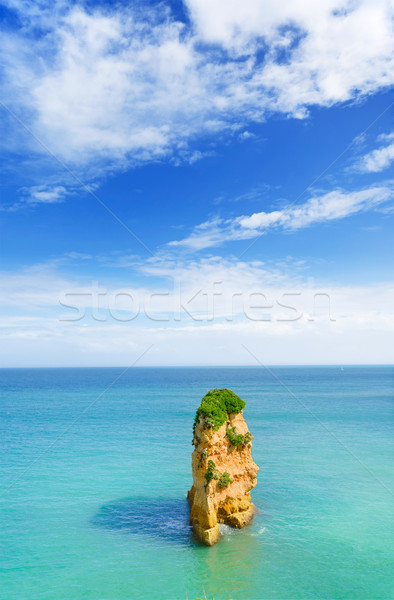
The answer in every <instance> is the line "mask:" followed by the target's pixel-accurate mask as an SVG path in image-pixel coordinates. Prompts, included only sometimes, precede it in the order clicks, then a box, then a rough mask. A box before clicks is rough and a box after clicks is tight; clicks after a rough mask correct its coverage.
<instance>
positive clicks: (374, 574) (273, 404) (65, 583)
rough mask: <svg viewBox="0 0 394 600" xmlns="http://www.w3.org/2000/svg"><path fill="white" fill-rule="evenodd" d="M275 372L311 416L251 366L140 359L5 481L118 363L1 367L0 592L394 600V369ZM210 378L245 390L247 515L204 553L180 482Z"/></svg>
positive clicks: (105, 597) (31, 598) (20, 596)
mask: <svg viewBox="0 0 394 600" xmlns="http://www.w3.org/2000/svg"><path fill="white" fill-rule="evenodd" d="M272 370H273V372H274V374H275V375H276V376H277V377H278V378H279V379H280V380H281V381H282V382H283V383H285V385H286V386H287V387H288V388H289V390H290V391H291V392H292V393H293V394H295V396H296V397H297V398H299V399H300V400H301V401H302V402H303V403H304V404H305V405H306V406H307V408H308V409H309V410H310V411H311V412H312V413H313V415H315V416H316V417H317V418H318V419H319V420H320V422H318V421H317V420H316V419H315V418H314V416H313V415H312V414H311V413H310V412H308V411H307V410H306V409H305V408H304V407H303V406H301V405H300V404H299V403H298V402H297V400H296V399H295V398H294V397H293V396H292V395H291V394H290V393H289V391H288V390H286V389H285V388H284V387H283V386H282V385H281V384H280V383H279V382H278V381H277V380H276V379H275V378H274V377H273V376H272V375H271V374H270V373H268V372H267V371H265V370H264V369H263V368H259V367H256V368H181V369H178V368H163V369H161V368H134V369H131V370H130V371H128V372H127V373H125V374H124V375H123V376H122V377H121V378H120V379H119V381H117V382H116V383H115V384H114V385H113V387H111V388H110V389H109V390H108V391H107V392H106V393H105V394H104V395H103V396H102V397H101V398H100V399H99V400H98V402H97V403H96V404H95V405H94V406H93V407H92V408H91V409H90V410H89V411H88V412H86V414H84V415H83V416H82V417H81V419H80V420H79V421H78V422H77V423H76V424H75V425H74V426H73V427H71V428H70V429H69V431H68V432H67V433H66V434H65V435H64V436H63V437H61V438H60V439H59V440H58V441H57V443H55V444H54V445H53V447H52V448H51V449H50V450H49V451H48V452H47V453H46V454H45V455H44V456H42V457H41V458H40V459H39V460H38V461H37V462H36V463H35V464H34V465H33V466H32V467H31V468H30V470H29V471H27V472H26V473H25V474H24V475H23V476H21V478H20V479H19V481H18V482H17V483H15V484H14V485H13V487H11V489H8V490H7V487H8V486H9V485H10V484H11V483H12V481H13V480H14V479H15V478H16V477H18V476H19V475H20V474H21V473H22V472H23V470H24V469H25V468H26V467H27V466H28V465H29V464H30V463H31V461H33V460H34V459H35V458H36V457H38V456H39V455H40V453H41V452H43V451H44V450H45V449H46V448H47V447H48V446H49V444H51V443H52V442H53V441H54V440H55V439H56V437H57V436H58V435H59V434H60V433H61V432H62V431H63V430H64V429H66V427H68V425H69V424H70V423H71V422H72V421H73V420H74V419H76V418H77V417H78V415H79V414H80V413H81V412H82V411H83V410H84V409H85V408H86V407H87V406H88V405H89V403H91V402H92V401H93V400H95V398H97V397H98V396H99V395H100V394H101V393H102V392H103V391H104V390H105V389H106V388H107V387H108V386H109V385H110V384H111V383H112V382H113V381H114V379H115V378H116V377H117V376H118V375H119V374H120V373H121V372H122V369H112V368H111V369H98V368H97V369H3V370H1V371H0V378H1V391H0V419H1V420H0V423H1V425H0V457H1V463H0V484H1V491H0V494H1V493H3V494H4V495H3V496H2V497H1V498H0V598H1V599H2V600H3V599H4V600H14V599H17V600H27V599H28V600H42V599H50V600H63V599H64V600H66V599H67V600H71V599H72V600H74V599H75V600H77V599H78V600H80V599H92V600H93V599H94V600H99V599H100V600H118V599H119V600H121V599H131V598H133V599H134V598H144V599H146V598H147V599H150V598H153V599H161V598H163V599H166V600H169V599H172V598H173V599H178V598H180V599H185V598H188V599H189V600H192V599H195V598H199V597H203V589H204V590H205V593H206V595H207V597H208V598H209V599H211V598H212V596H214V597H215V600H221V599H223V600H224V599H229V598H231V599H233V600H241V599H248V600H252V599H271V598H272V599H275V598H281V599H293V598H294V599H307V598H313V599H317V598H335V599H336V598H338V599H346V598H354V599H379V598H387V599H388V598H393V597H394V586H393V580H392V571H391V569H392V567H393V551H392V548H391V545H392V540H393V537H394V536H393V533H394V532H393V526H392V523H391V516H392V511H393V503H392V500H393V497H392V495H391V494H390V493H389V491H388V489H386V486H387V488H390V489H393V487H394V486H393V469H392V456H393V454H392V451H393V442H392V439H393V438H392V429H393V369H392V368H391V367H345V368H344V369H343V370H341V368H339V367H324V368H321V367H308V368H304V367H294V368H287V367H286V368H285V367H282V368H274V369H272ZM213 387H229V388H231V389H233V390H234V391H235V392H236V393H238V394H239V395H240V396H241V397H242V398H244V399H245V400H246V401H247V406H246V409H245V411H244V416H245V418H246V420H247V423H248V425H249V428H250V430H251V431H252V433H253V434H254V436H255V439H254V444H253V458H254V460H255V461H256V462H257V464H258V465H259V466H260V473H259V483H258V486H257V488H256V489H255V490H254V491H253V498H254V502H255V504H256V505H257V506H258V508H259V513H258V515H257V516H256V518H255V519H254V521H253V523H252V525H251V526H250V527H248V528H245V529H243V530H241V531H234V530H230V529H225V531H224V537H223V539H222V541H221V542H220V543H219V544H218V545H216V546H214V547H212V548H206V547H203V546H200V545H198V544H197V543H196V542H195V541H194V540H193V538H192V536H191V532H190V528H189V526H188V522H187V517H188V507H187V504H186V501H185V494H186V491H187V489H188V488H189V487H190V483H191V474H190V456H191V451H192V445H191V428H192V421H193V417H194V412H195V408H196V406H197V405H198V403H199V400H200V398H201V397H202V396H203V395H204V393H205V392H206V391H207V390H208V389H209V388H213ZM327 430H328V431H327ZM330 432H331V433H332V434H334V435H335V436H336V438H337V439H336V438H334V437H333V435H331V433H330ZM338 440H339V441H338ZM340 442H341V443H342V444H344V445H345V446H346V448H344V447H343V446H342V445H341V443H340ZM357 459H358V460H357ZM359 461H360V462H359ZM360 463H362V464H360ZM376 478H378V479H379V480H380V481H378V480H377V479H376ZM4 490H6V491H5V492H4Z"/></svg>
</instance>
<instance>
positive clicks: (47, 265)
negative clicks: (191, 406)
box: [0, 0, 394, 366]
mask: <svg viewBox="0 0 394 600" xmlns="http://www.w3.org/2000/svg"><path fill="white" fill-rule="evenodd" d="M392 16H393V15H392V14H391V13H390V3H388V2H386V1H384V0H379V1H378V2H376V1H375V2H372V1H368V0H366V1H364V2H357V3H351V2H343V1H342V2H338V1H336V2H334V1H332V0H325V1H324V2H322V3H318V4H316V3H313V2H309V1H304V2H288V3H284V4H283V5H280V6H276V4H274V3H271V2H261V1H259V0H246V1H245V2H243V3H242V5H240V4H239V3H238V2H235V1H232V0H227V2H224V0H211V1H210V2H207V1H205V0H185V2H183V3H182V2H176V3H154V2H150V3H142V2H141V3H133V4H128V3H117V4H114V3H105V2H97V3H93V2H85V3H81V2H79V3H74V2H62V1H56V2H51V3H49V2H45V1H42V2H39V3H35V4H34V5H32V3H28V2H24V1H23V0H10V1H8V2H5V3H2V4H1V5H0V22H1V27H2V45H1V51H0V52H1V57H0V58H1V60H0V75H1V81H2V86H1V89H2V91H1V99H0V100H1V128H2V136H1V143H0V153H1V162H2V172H1V184H0V193H1V239H2V242H1V248H2V252H1V273H0V277H1V279H2V289H3V299H2V309H1V313H0V323H1V331H2V337H3V344H2V351H1V352H2V364H3V365H4V366H47V365H49V366H56V365H59V366H62V365H64V366H70V365H98V366H100V365H109V366H110V365H128V364H131V363H133V362H134V360H137V359H138V358H139V356H140V355H141V354H142V353H144V352H145V350H146V349H147V348H149V351H148V352H147V353H146V354H145V355H144V356H143V357H142V358H141V362H140V364H141V365H144V364H146V365H155V364H169V365H172V364H185V365H186V364H252V363H253V359H252V357H251V355H250V354H248V353H247V352H246V351H245V348H244V346H246V347H247V348H249V349H250V351H251V352H253V353H254V354H255V355H256V357H257V358H258V360H260V361H261V362H262V363H264V364H342V363H343V364H345V363H382V362H383V363H390V362H392V344H391V340H392V334H393V329H394V314H393V305H394V304H393V300H394V294H393V289H394V286H393V276H392V262H393V259H392V257H393V250H394V248H393V235H392V231H393V220H394V213H393V171H392V165H393V162H394V127H393V105H392V102H393V96H392V83H393V81H392V80H393V77H394V75H393V74H394V68H393V67H394V65H393V62H394V60H393V56H394V54H393V36H392V32H391V30H390V23H391V18H392ZM97 291H99V295H97ZM289 305H290V306H289ZM72 307H74V308H72Z"/></svg>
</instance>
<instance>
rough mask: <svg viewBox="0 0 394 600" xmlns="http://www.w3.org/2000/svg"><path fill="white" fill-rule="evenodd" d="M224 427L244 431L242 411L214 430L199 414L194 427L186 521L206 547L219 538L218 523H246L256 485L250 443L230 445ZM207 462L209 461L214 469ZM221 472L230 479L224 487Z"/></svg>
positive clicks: (249, 517)
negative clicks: (208, 474) (188, 508)
mask: <svg viewBox="0 0 394 600" xmlns="http://www.w3.org/2000/svg"><path fill="white" fill-rule="evenodd" d="M228 427H230V428H233V427H234V428H235V433H236V434H237V435H238V434H243V435H245V434H246V433H247V432H248V427H247V425H246V423H245V420H244V418H243V416H242V413H239V414H229V415H228V421H227V423H224V424H223V425H222V426H221V427H220V429H218V431H214V430H213V428H212V427H209V426H208V424H206V422H205V419H203V418H202V417H200V420H199V422H198V423H197V425H196V428H195V430H194V437H193V444H194V446H195V450H194V452H193V454H192V471H193V486H192V488H191V489H190V491H189V492H188V499H189V502H190V507H191V508H190V523H191V524H192V525H193V529H194V532H195V534H196V536H197V537H198V538H199V540H200V541H201V542H203V543H204V544H206V545H207V546H212V545H213V544H215V543H216V542H217V541H218V540H219V538H220V529H219V525H218V524H219V523H226V524H227V525H231V526H232V527H238V528H240V527H244V526H245V525H247V524H248V523H250V521H251V520H252V518H253V515H254V513H255V511H256V508H255V506H254V504H252V502H251V498H250V491H251V490H252V489H253V488H254V487H255V486H256V483H257V479H256V476H257V471H258V470H259V468H258V466H257V465H256V464H255V463H254V462H253V459H252V456H251V447H252V444H251V442H247V443H244V444H241V445H239V446H233V445H232V444H231V442H230V440H229V438H228V436H227V435H226V434H227V428H228ZM251 438H252V436H250V439H251ZM209 461H213V463H214V468H212V464H211V463H209ZM210 465H211V472H212V473H213V477H214V478H212V479H211V480H210V481H209V477H208V478H207V477H206V473H207V470H208V469H209V466H210ZM223 473H227V474H228V475H229V478H230V483H229V484H228V486H227V487H223V485H221V480H220V476H221V475H223ZM225 483H227V482H225Z"/></svg>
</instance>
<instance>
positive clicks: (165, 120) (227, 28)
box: [1, 0, 394, 176]
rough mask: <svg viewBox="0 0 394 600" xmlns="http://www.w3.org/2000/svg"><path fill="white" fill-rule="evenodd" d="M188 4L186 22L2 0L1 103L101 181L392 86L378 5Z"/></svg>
mask: <svg viewBox="0 0 394 600" xmlns="http://www.w3.org/2000/svg"><path fill="white" fill-rule="evenodd" d="M54 4H55V5H56V6H55V8H54ZM185 4H186V6H187V8H188V10H189V16H190V19H191V23H190V25H188V24H185V23H180V22H176V21H175V20H174V19H173V17H172V16H171V14H170V12H169V10H168V9H165V8H163V5H160V7H159V8H147V7H144V10H143V13H142V12H141V9H140V8H138V7H136V6H135V7H129V8H124V7H121V6H120V5H119V4H116V5H114V6H113V7H111V8H108V7H107V8H105V9H104V8H103V9H94V10H93V9H89V10H88V9H87V8H86V7H84V6H83V5H80V6H78V5H75V4H72V5H68V4H67V3H64V2H60V1H58V2H55V3H53V2H49V1H48V2H46V1H43V2H40V5H39V10H38V8H37V7H36V5H34V3H33V4H32V3H29V2H24V1H21V0H9V1H8V2H7V5H8V6H9V7H10V8H11V9H13V10H14V11H16V12H17V14H18V18H19V23H20V27H19V29H13V30H9V29H5V31H4V32H3V37H2V50H1V64H2V80H3V81H2V83H3V94H2V100H3V102H4V103H5V104H8V105H9V106H10V107H11V108H12V110H13V111H15V112H16V114H17V115H18V118H20V119H22V120H23V121H24V122H26V123H27V124H28V126H29V127H30V128H31V130H32V132H33V133H34V135H35V136H36V137H37V138H39V139H40V140H42V141H43V143H45V144H46V145H47V146H48V147H49V148H50V149H51V150H52V151H53V152H54V153H55V154H56V155H57V156H59V157H60V158H61V159H62V160H65V161H67V162H68V164H70V165H74V167H75V168H77V167H81V166H83V167H84V168H85V169H86V168H87V167H90V169H91V170H92V171H93V172H94V173H95V174H96V175H98V176H101V175H102V173H104V172H108V170H111V169H122V168H124V167H125V166H126V165H130V164H136V163H141V162H142V163H143V162H146V161H152V160H162V159H163V158H164V157H171V158H172V159H173V158H174V157H175V159H178V160H186V161H191V162H193V161H194V160H197V159H199V158H201V155H200V154H198V151H199V149H198V148H197V149H196V148H195V147H193V144H194V143H195V141H196V140H197V139H198V138H199V137H200V136H202V135H206V134H209V135H212V134H215V135H216V134H217V133H218V132H228V134H229V135H233V134H234V133H235V134H237V135H238V133H239V131H240V130H243V131H244V133H243V134H241V137H243V138H246V137H247V129H246V130H245V127H247V125H248V123H250V122H253V121H262V120H264V119H265V118H266V117H267V115H268V114H270V113H272V112H277V113H282V114H286V115H292V116H295V117H298V118H305V117H306V116H307V114H308V107H310V106H313V105H317V106H331V105H333V104H335V103H338V102H344V101H347V100H350V99H353V98H357V97H360V96H362V95H364V94H369V93H372V92H375V91H376V90H378V89H380V88H382V87H385V86H388V85H390V84H392V83H393V80H394V68H393V61H394V58H393V56H394V52H393V50H394V40H393V37H392V35H391V29H390V23H391V16H392V6H391V3H390V2H389V1H388V0H374V1H372V0H363V1H362V2H358V3H355V4H352V5H349V3H348V2H346V1H345V0H342V1H340V2H338V0H326V1H325V2H318V3H317V2H314V1H312V0H304V1H303V2H287V3H276V4H275V3H273V4H272V5H271V6H270V10H269V11H267V10H266V7H265V4H264V3H261V1H260V0H245V1H244V2H242V5H240V4H239V2H233V1H230V0H210V2H205V1H203V0H186V2H185ZM38 31H45V35H38V34H37V32H38ZM212 44H214V46H212ZM262 50H264V54H262ZM262 56H263V58H261V57H262ZM360 64H362V65H363V68H362V69H361V68H359V65H360ZM25 142H26V140H25ZM31 149H34V150H36V151H37V152H42V148H41V149H40V148H39V147H38V146H37V145H36V143H35V142H33V140H31Z"/></svg>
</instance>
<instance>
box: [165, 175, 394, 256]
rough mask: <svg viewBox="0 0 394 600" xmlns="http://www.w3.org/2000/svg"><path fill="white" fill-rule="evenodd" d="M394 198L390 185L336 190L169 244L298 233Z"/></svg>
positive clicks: (200, 229) (215, 223)
mask: <svg viewBox="0 0 394 600" xmlns="http://www.w3.org/2000/svg"><path fill="white" fill-rule="evenodd" d="M393 197H394V191H393V189H392V187H391V186H380V187H370V188H367V189H363V190H359V191H352V192H346V191H343V190H334V191H331V192H328V193H325V194H321V195H315V196H312V197H311V198H309V200H307V202H305V203H304V204H302V205H301V206H297V205H294V206H292V205H291V204H290V205H288V206H287V207H286V206H285V207H284V208H281V209H280V210H272V211H270V212H265V211H261V212H257V213H254V214H252V215H249V216H246V215H242V216H239V217H235V218H233V219H220V218H215V219H212V220H210V221H206V222H204V223H202V224H200V225H198V226H197V227H195V229H194V231H193V232H192V233H191V235H189V236H188V237H186V238H184V239H182V240H179V241H172V242H170V244H169V245H170V246H173V247H174V246H183V247H188V248H190V249H193V250H201V249H204V248H208V247H211V246H218V245H220V244H222V243H224V242H228V241H232V240H245V239H251V238H254V237H256V236H257V235H261V234H264V233H265V232H266V231H267V230H268V229H270V228H275V229H281V230H283V231H295V230H297V229H302V228H305V227H309V226H311V225H313V224H316V223H324V222H327V221H333V220H336V219H343V218H345V217H349V216H351V215H355V214H356V213H359V212H363V211H367V210H373V209H375V208H377V207H378V206H379V207H380V206H385V205H386V206H387V203H388V202H389V201H390V200H392V199H393Z"/></svg>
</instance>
